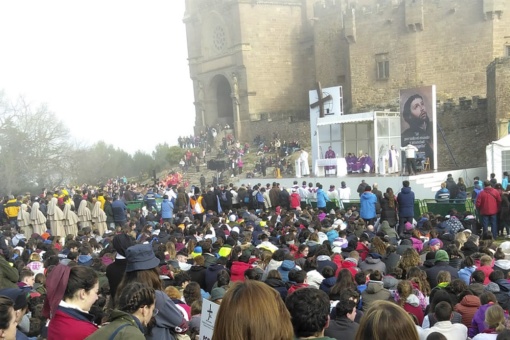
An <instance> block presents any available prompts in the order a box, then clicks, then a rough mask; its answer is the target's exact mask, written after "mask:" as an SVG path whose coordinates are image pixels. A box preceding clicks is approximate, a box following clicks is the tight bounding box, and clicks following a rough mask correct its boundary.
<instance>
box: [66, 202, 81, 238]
mask: <svg viewBox="0 0 510 340" xmlns="http://www.w3.org/2000/svg"><path fill="white" fill-rule="evenodd" d="M78 222H79V219H78V215H76V213H75V212H74V211H73V210H72V209H71V204H70V203H66V204H64V229H65V232H66V234H67V235H74V236H76V235H78Z"/></svg>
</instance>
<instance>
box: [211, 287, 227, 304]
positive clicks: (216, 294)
mask: <svg viewBox="0 0 510 340" xmlns="http://www.w3.org/2000/svg"><path fill="white" fill-rule="evenodd" d="M225 293H226V291H225V289H224V288H221V287H217V288H214V289H213V290H212V291H211V301H216V300H218V299H223V297H224V296H225Z"/></svg>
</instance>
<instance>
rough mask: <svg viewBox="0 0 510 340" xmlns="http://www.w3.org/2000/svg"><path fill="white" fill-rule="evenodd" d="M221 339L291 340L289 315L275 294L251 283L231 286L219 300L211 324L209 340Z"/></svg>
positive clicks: (264, 287) (269, 288)
mask: <svg viewBox="0 0 510 340" xmlns="http://www.w3.org/2000/svg"><path fill="white" fill-rule="evenodd" d="M234 315H235V317H233V316H234ZM223 339H229V340H244V339H250V340H292V339H294V330H293V328H292V323H291V320H290V313H289V311H288V310H287V308H286V307H285V305H284V303H283V300H282V299H281V297H280V295H279V294H278V292H277V291H276V290H274V289H273V288H271V287H269V286H268V285H267V284H265V283H262V282H258V281H255V280H247V281H245V282H236V283H234V284H233V286H232V287H231V288H229V290H228V291H227V293H226V294H225V296H224V297H223V300H222V302H221V306H220V309H219V311H218V316H217V317H216V322H215V324H214V333H213V336H212V340H223Z"/></svg>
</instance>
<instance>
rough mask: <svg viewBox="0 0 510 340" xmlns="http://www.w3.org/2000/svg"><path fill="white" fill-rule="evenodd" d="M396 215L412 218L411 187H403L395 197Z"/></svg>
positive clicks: (412, 195)
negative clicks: (396, 204)
mask: <svg viewBox="0 0 510 340" xmlns="http://www.w3.org/2000/svg"><path fill="white" fill-rule="evenodd" d="M397 203H398V215H399V216H400V217H414V192H412V191H411V187H403V188H402V190H400V193H399V194H398V196H397Z"/></svg>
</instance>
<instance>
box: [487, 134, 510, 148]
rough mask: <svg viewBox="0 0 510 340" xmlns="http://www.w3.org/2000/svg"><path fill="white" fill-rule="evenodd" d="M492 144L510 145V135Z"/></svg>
mask: <svg viewBox="0 0 510 340" xmlns="http://www.w3.org/2000/svg"><path fill="white" fill-rule="evenodd" d="M491 144H497V145H499V146H510V135H507V136H505V137H503V138H501V139H499V140H497V141H495V142H492V143H491Z"/></svg>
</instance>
